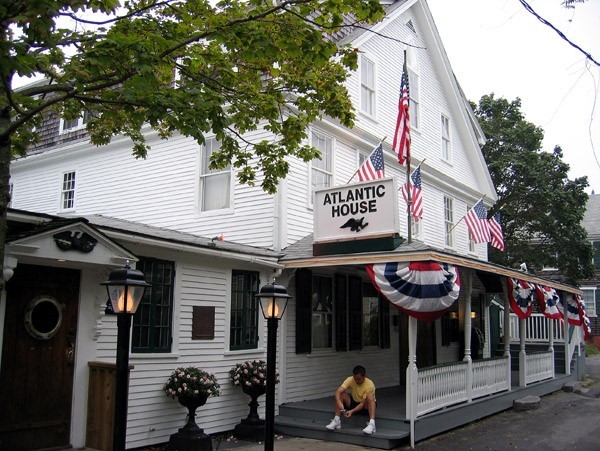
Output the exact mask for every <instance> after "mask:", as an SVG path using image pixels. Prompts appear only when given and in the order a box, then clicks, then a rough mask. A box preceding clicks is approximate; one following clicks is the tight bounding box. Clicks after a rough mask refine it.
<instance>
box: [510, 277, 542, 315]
mask: <svg viewBox="0 0 600 451" xmlns="http://www.w3.org/2000/svg"><path fill="white" fill-rule="evenodd" d="M507 284H508V287H507V291H508V302H509V304H510V308H511V309H512V311H513V312H515V315H517V316H518V317H519V318H522V319H527V318H529V316H530V315H531V310H532V309H533V304H532V302H531V301H532V299H533V293H534V291H535V285H533V284H529V283H528V282H525V281H524V280H518V279H513V278H511V277H509V278H508V280H507Z"/></svg>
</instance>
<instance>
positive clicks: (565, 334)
mask: <svg viewBox="0 0 600 451" xmlns="http://www.w3.org/2000/svg"><path fill="white" fill-rule="evenodd" d="M569 295H570V293H567V292H566V291H563V292H562V293H561V296H562V300H563V319H564V321H563V337H564V341H565V343H564V344H565V374H571V359H570V358H569V357H570V356H571V352H570V351H569V309H568V307H567V304H568V301H567V297H568V296H569Z"/></svg>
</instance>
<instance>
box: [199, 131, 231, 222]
mask: <svg viewBox="0 0 600 451" xmlns="http://www.w3.org/2000/svg"><path fill="white" fill-rule="evenodd" d="M219 149H220V143H219V142H218V141H217V140H216V139H208V140H207V141H206V143H205V144H204V148H203V151H202V157H201V158H202V162H201V165H200V210H201V211H210V210H219V209H223V208H229V207H230V204H231V194H230V193H231V166H227V167H226V168H224V169H210V167H209V165H210V157H211V155H212V154H213V153H214V152H216V151H218V150H219Z"/></svg>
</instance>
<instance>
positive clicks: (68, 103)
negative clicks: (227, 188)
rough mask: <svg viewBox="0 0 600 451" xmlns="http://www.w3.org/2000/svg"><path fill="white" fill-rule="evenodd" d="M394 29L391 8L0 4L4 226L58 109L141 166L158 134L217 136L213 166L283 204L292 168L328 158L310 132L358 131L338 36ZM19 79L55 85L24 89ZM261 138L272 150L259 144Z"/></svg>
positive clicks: (296, 2) (283, 0) (370, 3)
mask: <svg viewBox="0 0 600 451" xmlns="http://www.w3.org/2000/svg"><path fill="white" fill-rule="evenodd" d="M382 17H383V8H382V6H381V4H380V2H379V0H221V1H218V2H214V1H210V0H125V1H124V3H123V4H122V5H121V4H120V3H119V0H36V1H26V0H14V1H4V2H1V3H0V214H2V217H5V212H6V197H7V193H8V165H9V163H10V159H11V157H13V156H14V155H23V154H24V153H25V152H26V151H27V149H28V147H29V146H30V145H31V144H32V143H34V142H35V141H36V139H37V136H36V133H35V131H36V127H39V125H40V124H41V120H42V118H43V115H44V113H45V112H46V111H48V110H53V111H56V112H57V113H58V114H60V115H61V116H62V117H64V118H65V119H75V118H77V117H78V115H80V114H81V112H82V111H87V112H89V113H90V114H92V116H93V117H92V119H90V120H89V121H88V123H87V128H88V131H89V133H90V137H91V142H92V143H94V144H97V145H102V144H107V143H108V142H110V140H111V138H112V137H113V136H115V135H124V136H127V137H129V138H130V139H131V140H132V152H133V153H134V155H136V156H137V157H145V156H146V154H147V152H148V150H149V149H148V144H147V142H146V140H145V138H144V130H145V129H144V127H147V126H149V127H151V128H152V129H154V130H156V131H158V133H159V136H160V137H162V138H168V137H169V136H171V135H172V134H173V133H175V132H176V131H177V132H180V133H182V134H184V135H186V136H190V137H193V138H194V139H196V140H197V141H198V143H200V144H202V143H203V142H204V140H205V137H206V135H207V134H209V133H210V134H212V133H214V134H215V135H216V138H217V139H219V140H220V141H221V149H220V151H218V152H215V153H213V155H212V156H211V167H212V168H223V167H226V166H227V165H229V164H232V165H233V166H234V167H235V168H237V174H238V178H239V180H240V181H241V182H243V183H248V184H254V183H259V182H260V184H261V186H262V187H263V189H264V190H266V191H268V192H270V193H273V192H275V190H276V188H277V183H278V180H280V179H281V178H282V177H285V175H286V173H287V171H288V164H287V162H286V157H287V156H295V157H298V158H301V159H303V160H304V161H309V160H311V159H312V158H314V157H316V156H319V153H318V151H317V150H316V149H314V148H311V147H309V146H308V145H306V137H307V126H308V124H309V123H311V122H312V121H314V120H316V119H319V118H320V117H322V115H327V116H329V117H332V118H335V119H338V120H339V121H340V123H341V124H343V125H345V126H351V125H352V124H353V119H354V114H353V110H352V104H351V101H350V99H349V94H348V92H347V90H346V88H345V87H344V85H343V82H344V81H345V80H346V78H347V76H348V73H349V71H350V70H352V69H355V68H356V66H357V56H358V55H357V50H356V49H354V48H351V47H348V46H341V45H338V44H337V40H335V39H332V37H333V35H334V34H336V35H339V33H340V31H341V32H344V31H345V30H344V29H345V28H346V27H351V26H352V25H353V23H349V18H352V21H354V22H356V23H362V24H365V23H369V22H375V21H378V20H380V19H382ZM16 76H20V77H36V76H37V77H39V76H41V77H43V79H44V80H45V82H43V83H34V84H31V85H28V86H26V87H24V88H23V89H15V88H14V79H15V77H16ZM263 128H264V129H266V130H268V131H269V132H271V133H272V138H271V139H269V140H260V141H256V142H254V141H249V140H248V138H247V137H248V136H250V135H251V132H253V131H254V130H258V129H263ZM263 136H264V135H263ZM4 222H5V221H3V220H0V227H2V226H3V225H4ZM3 242H4V233H3V232H2V231H0V245H1V243H3ZM1 256H2V251H1V249H0V257H1Z"/></svg>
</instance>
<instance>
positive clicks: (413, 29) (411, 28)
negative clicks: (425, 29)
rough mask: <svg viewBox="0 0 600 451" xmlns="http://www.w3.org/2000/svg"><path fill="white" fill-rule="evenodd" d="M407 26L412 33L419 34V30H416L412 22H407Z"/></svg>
mask: <svg viewBox="0 0 600 451" xmlns="http://www.w3.org/2000/svg"><path fill="white" fill-rule="evenodd" d="M406 26H407V27H408V28H409V29H410V31H412V32H413V33H414V34H417V30H415V26H414V25H413V23H412V20H409V21H408V22H406Z"/></svg>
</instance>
